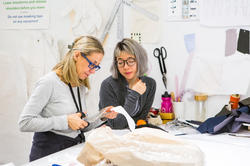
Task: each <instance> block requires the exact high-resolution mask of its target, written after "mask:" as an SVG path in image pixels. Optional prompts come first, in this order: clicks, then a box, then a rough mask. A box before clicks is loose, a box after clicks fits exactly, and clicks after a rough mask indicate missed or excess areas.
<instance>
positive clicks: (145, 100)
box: [99, 76, 156, 129]
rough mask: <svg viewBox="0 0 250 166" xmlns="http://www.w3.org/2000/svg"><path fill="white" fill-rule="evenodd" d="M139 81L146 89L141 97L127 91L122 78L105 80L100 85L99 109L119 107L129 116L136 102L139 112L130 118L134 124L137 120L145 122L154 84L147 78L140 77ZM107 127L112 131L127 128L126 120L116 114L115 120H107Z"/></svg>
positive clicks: (150, 104)
mask: <svg viewBox="0 0 250 166" xmlns="http://www.w3.org/2000/svg"><path fill="white" fill-rule="evenodd" d="M140 79H141V80H142V81H143V82H144V83H146V87H147V89H146V91H145V92H144V93H143V94H142V95H140V94H139V93H137V92H136V91H133V90H131V89H130V90H128V83H127V81H126V80H125V79H124V78H123V77H121V78H119V79H114V78H112V76H110V77H108V78H106V79H105V80H104V81H103V82H102V84H101V89H100V93H99V96H100V101H99V109H102V108H105V107H107V106H119V105H120V106H122V107H123V108H124V109H125V110H126V111H127V112H128V114H129V115H130V116H131V115H132V114H133V112H134V111H135V109H136V103H137V101H138V103H139V110H138V111H137V113H136V114H135V115H133V116H131V117H132V118H133V119H134V121H135V123H136V122H137V120H138V119H144V120H146V117H147V114H148V112H149V110H150V108H151V106H152V104H153V101H154V96H155V90H156V82H155V80H154V79H152V78H150V77H147V76H143V77H140ZM107 125H108V126H110V127H111V128H113V129H124V128H127V127H128V124H127V121H126V118H125V117H124V116H123V115H122V114H118V116H117V117H116V118H115V119H109V120H108V123H107Z"/></svg>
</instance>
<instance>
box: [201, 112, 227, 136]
mask: <svg viewBox="0 0 250 166" xmlns="http://www.w3.org/2000/svg"><path fill="white" fill-rule="evenodd" d="M226 118H227V116H218V117H212V118H208V119H207V120H206V121H205V122H203V123H202V124H201V125H200V126H199V127H198V128H197V130H198V131H199V132H200V133H213V132H214V126H216V125H218V124H220V123H221V122H222V121H223V120H225V119H226Z"/></svg>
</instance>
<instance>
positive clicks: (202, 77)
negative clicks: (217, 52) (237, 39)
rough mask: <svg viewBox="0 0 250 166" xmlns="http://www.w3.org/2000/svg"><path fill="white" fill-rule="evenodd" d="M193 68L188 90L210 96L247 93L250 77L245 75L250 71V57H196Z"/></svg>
mask: <svg viewBox="0 0 250 166" xmlns="http://www.w3.org/2000/svg"><path fill="white" fill-rule="evenodd" d="M192 68H193V70H192V72H191V73H190V77H189V80H190V81H189V82H188V84H187V89H192V90H194V91H196V92H201V93H206V94H208V95H230V94H234V93H235V94H241V95H245V94H246V93H247V90H248V87H249V83H250V75H248V74H244V73H245V72H246V71H249V70H250V57H249V56H228V57H223V58H217V59H216V60H214V59H210V58H208V57H207V58H206V57H196V58H195V59H194V61H193V65H192ZM243 74H244V76H242V75H243Z"/></svg>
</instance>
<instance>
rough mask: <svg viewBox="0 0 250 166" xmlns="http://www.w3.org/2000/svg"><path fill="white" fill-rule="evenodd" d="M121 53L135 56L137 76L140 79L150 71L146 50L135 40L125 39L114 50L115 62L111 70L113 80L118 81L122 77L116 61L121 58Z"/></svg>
mask: <svg viewBox="0 0 250 166" xmlns="http://www.w3.org/2000/svg"><path fill="white" fill-rule="evenodd" d="M121 52H126V53H128V54H131V55H134V56H135V59H136V63H137V73H136V75H137V76H138V77H141V76H143V75H144V74H145V73H146V72H147V71H148V56H147V53H146V51H145V49H144V48H143V47H142V46H141V45H140V44H139V43H138V42H136V41H135V40H132V39H128V38H124V39H123V40H122V41H120V42H118V43H117V44H116V47H115V50H114V56H113V62H112V65H111V68H110V72H111V73H112V77H113V78H115V79H117V78H118V77H119V75H121V74H120V72H119V70H118V68H117V61H116V58H117V57H119V56H120V54H121Z"/></svg>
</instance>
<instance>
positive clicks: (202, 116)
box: [194, 94, 207, 122]
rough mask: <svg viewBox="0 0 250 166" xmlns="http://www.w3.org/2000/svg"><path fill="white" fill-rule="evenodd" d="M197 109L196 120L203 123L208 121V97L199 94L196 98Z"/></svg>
mask: <svg viewBox="0 0 250 166" xmlns="http://www.w3.org/2000/svg"><path fill="white" fill-rule="evenodd" d="M194 99H195V102H196V103H195V104H196V106H195V107H196V109H195V119H196V120H198V121H201V122H204V121H205V120H206V112H207V111H206V100H207V95H205V94H197V95H195V96H194Z"/></svg>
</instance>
